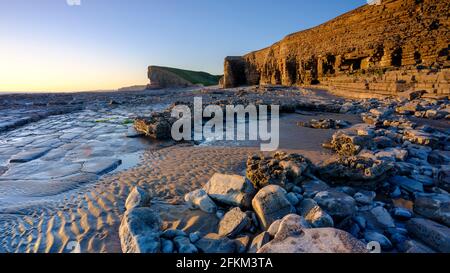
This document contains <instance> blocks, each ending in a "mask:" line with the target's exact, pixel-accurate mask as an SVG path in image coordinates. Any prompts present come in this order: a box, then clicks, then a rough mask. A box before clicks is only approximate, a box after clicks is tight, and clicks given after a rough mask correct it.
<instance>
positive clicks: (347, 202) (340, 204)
mask: <svg viewBox="0 0 450 273" xmlns="http://www.w3.org/2000/svg"><path fill="white" fill-rule="evenodd" d="M314 201H316V202H317V204H319V206H320V207H321V208H322V209H324V210H325V211H326V212H327V213H328V214H329V215H331V216H332V217H335V218H337V219H343V218H345V217H347V216H350V215H352V214H353V213H355V211H356V202H355V199H353V198H352V197H351V196H349V195H347V194H345V193H342V192H338V191H334V190H329V191H322V192H319V193H318V194H316V196H315V197H314Z"/></svg>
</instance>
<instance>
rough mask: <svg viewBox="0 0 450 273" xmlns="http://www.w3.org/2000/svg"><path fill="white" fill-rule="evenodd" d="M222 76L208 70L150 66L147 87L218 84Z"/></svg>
mask: <svg viewBox="0 0 450 273" xmlns="http://www.w3.org/2000/svg"><path fill="white" fill-rule="evenodd" d="M220 77H221V76H215V75H211V74H208V73H206V72H197V71H190V70H183V69H177V68H171V67H162V66H149V67H148V78H149V80H150V84H149V85H148V87H147V88H149V89H151V88H167V87H187V86H192V85H204V86H210V85H217V84H219V79H220Z"/></svg>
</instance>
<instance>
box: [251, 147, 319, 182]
mask: <svg viewBox="0 0 450 273" xmlns="http://www.w3.org/2000/svg"><path fill="white" fill-rule="evenodd" d="M312 168H313V166H312V163H311V162H310V161H309V160H308V159H307V158H305V157H304V156H302V155H299V154H287V153H283V152H276V153H274V154H273V156H268V157H263V156H259V155H254V156H250V157H249V158H248V160H247V177H248V178H249V179H250V181H251V182H252V183H253V185H255V187H256V188H263V187H265V186H267V185H280V186H285V185H286V184H287V183H288V182H290V183H294V184H296V183H298V182H301V181H303V180H304V179H305V178H306V177H305V175H306V174H309V173H310V171H311V170H312Z"/></svg>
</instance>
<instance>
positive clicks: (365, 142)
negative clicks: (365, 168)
mask: <svg viewBox="0 0 450 273" xmlns="http://www.w3.org/2000/svg"><path fill="white" fill-rule="evenodd" d="M330 144H331V148H332V149H333V150H334V151H335V152H336V153H337V154H338V155H340V156H344V157H347V156H355V155H357V154H358V153H359V152H360V151H361V150H362V149H363V148H367V147H370V146H372V145H373V144H372V142H371V137H369V136H365V135H359V134H358V132H357V129H355V128H349V129H346V130H339V131H337V132H336V133H334V134H333V137H332V139H331V143H330Z"/></svg>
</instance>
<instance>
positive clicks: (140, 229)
mask: <svg viewBox="0 0 450 273" xmlns="http://www.w3.org/2000/svg"><path fill="white" fill-rule="evenodd" d="M160 230H161V219H160V218H159V215H157V214H156V213H155V212H154V211H153V210H152V209H150V208H133V209H131V210H128V211H126V212H125V215H124V216H123V219H122V222H121V224H120V228H119V237H120V244H121V247H122V251H123V252H124V253H159V252H160V251H161V242H160V238H159V232H160Z"/></svg>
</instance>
